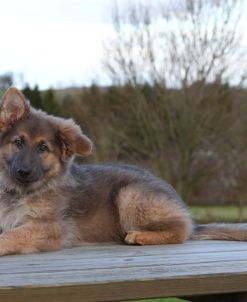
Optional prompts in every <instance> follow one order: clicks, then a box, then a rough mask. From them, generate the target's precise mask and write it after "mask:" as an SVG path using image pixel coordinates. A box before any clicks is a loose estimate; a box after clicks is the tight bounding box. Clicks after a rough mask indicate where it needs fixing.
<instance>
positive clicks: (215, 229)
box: [191, 223, 247, 241]
mask: <svg viewBox="0 0 247 302" xmlns="http://www.w3.org/2000/svg"><path fill="white" fill-rule="evenodd" d="M191 239H196V240H233V241H247V223H236V224H231V223H229V224H228V223H227V224H224V223H212V224H202V225H197V226H195V228H194V232H193V234H192V236H191Z"/></svg>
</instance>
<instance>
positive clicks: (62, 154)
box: [0, 88, 247, 255]
mask: <svg viewBox="0 0 247 302" xmlns="http://www.w3.org/2000/svg"><path fill="white" fill-rule="evenodd" d="M91 150H92V143H91V141H90V140H89V139H88V138H87V137H86V136H85V135H84V134H83V133H82V132H81V129H80V128H79V127H78V126H77V125H76V124H75V123H74V122H73V120H65V119H62V118H57V117H54V116H50V115H47V114H46V113H44V112H42V111H38V110H35V109H33V108H31V107H30V106H29V104H28V102H27V101H26V100H25V98H24V96H23V95H22V94H21V93H20V92H19V91H18V90H17V89H16V88H10V89H8V90H7V92H6V93H5V94H4V97H3V101H2V103H1V106H0V167H1V169H0V195H1V196H0V198H1V199H0V230H1V234H0V255H5V254H11V253H30V252H37V251H51V250H57V249H61V248H64V247H73V246H79V245H83V244H88V243H99V242H110V241H115V242H125V243H127V244H141V245H145V244H167V243H182V242H184V241H186V240H187V239H189V238H192V237H194V238H202V239H210V238H213V239H226V240H231V239H232V240H247V228H246V226H245V225H243V226H237V227H236V226H232V225H211V226H210V225H209V226H204V227H203V226H199V227H195V226H194V223H193V220H192V219H191V216H190V213H189V212H188V210H187V208H186V206H185V205H184V203H183V201H182V200H181V199H180V197H179V196H178V195H177V193H176V192H175V191H174V189H173V188H172V187H171V186H170V185H168V184H167V183H166V182H164V181H163V180H161V179H159V178H157V177H155V176H154V175H152V174H151V173H149V172H148V171H146V170H143V169H141V168H138V167H135V166H129V165H120V164H117V165H111V164H105V165H81V166H80V165H77V164H75V163H74V162H73V157H74V156H75V155H82V156H86V155H88V154H90V153H91Z"/></svg>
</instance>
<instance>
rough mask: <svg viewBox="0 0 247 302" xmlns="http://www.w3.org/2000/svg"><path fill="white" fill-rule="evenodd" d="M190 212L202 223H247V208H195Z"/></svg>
mask: <svg viewBox="0 0 247 302" xmlns="http://www.w3.org/2000/svg"><path fill="white" fill-rule="evenodd" d="M190 210H191V212H192V216H193V217H194V218H195V219H196V220H197V221H198V222H200V223H208V222H246V221H247V206H244V207H242V209H241V208H240V207H238V206H193V207H190Z"/></svg>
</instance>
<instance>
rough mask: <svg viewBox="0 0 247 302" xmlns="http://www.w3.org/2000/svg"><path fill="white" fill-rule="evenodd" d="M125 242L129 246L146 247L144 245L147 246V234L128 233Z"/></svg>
mask: <svg viewBox="0 0 247 302" xmlns="http://www.w3.org/2000/svg"><path fill="white" fill-rule="evenodd" d="M124 241H125V243H127V244H136V245H144V244H146V238H145V233H144V232H139V231H131V232H128V234H127V236H126V237H125V239H124Z"/></svg>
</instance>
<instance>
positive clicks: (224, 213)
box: [136, 206, 247, 302]
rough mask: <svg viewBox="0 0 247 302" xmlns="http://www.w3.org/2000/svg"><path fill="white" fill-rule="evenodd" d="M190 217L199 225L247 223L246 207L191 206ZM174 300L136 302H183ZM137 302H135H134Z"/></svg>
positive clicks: (143, 301) (141, 301)
mask: <svg viewBox="0 0 247 302" xmlns="http://www.w3.org/2000/svg"><path fill="white" fill-rule="evenodd" d="M190 210H191V212H192V216H193V217H194V218H195V219H196V221H197V222H199V223H209V222H247V206H244V207H243V208H242V209H240V208H239V207H238V206H193V207H190ZM185 301H186V300H181V299H176V298H164V299H147V300H138V302H185ZM136 302H137V301H136Z"/></svg>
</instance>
